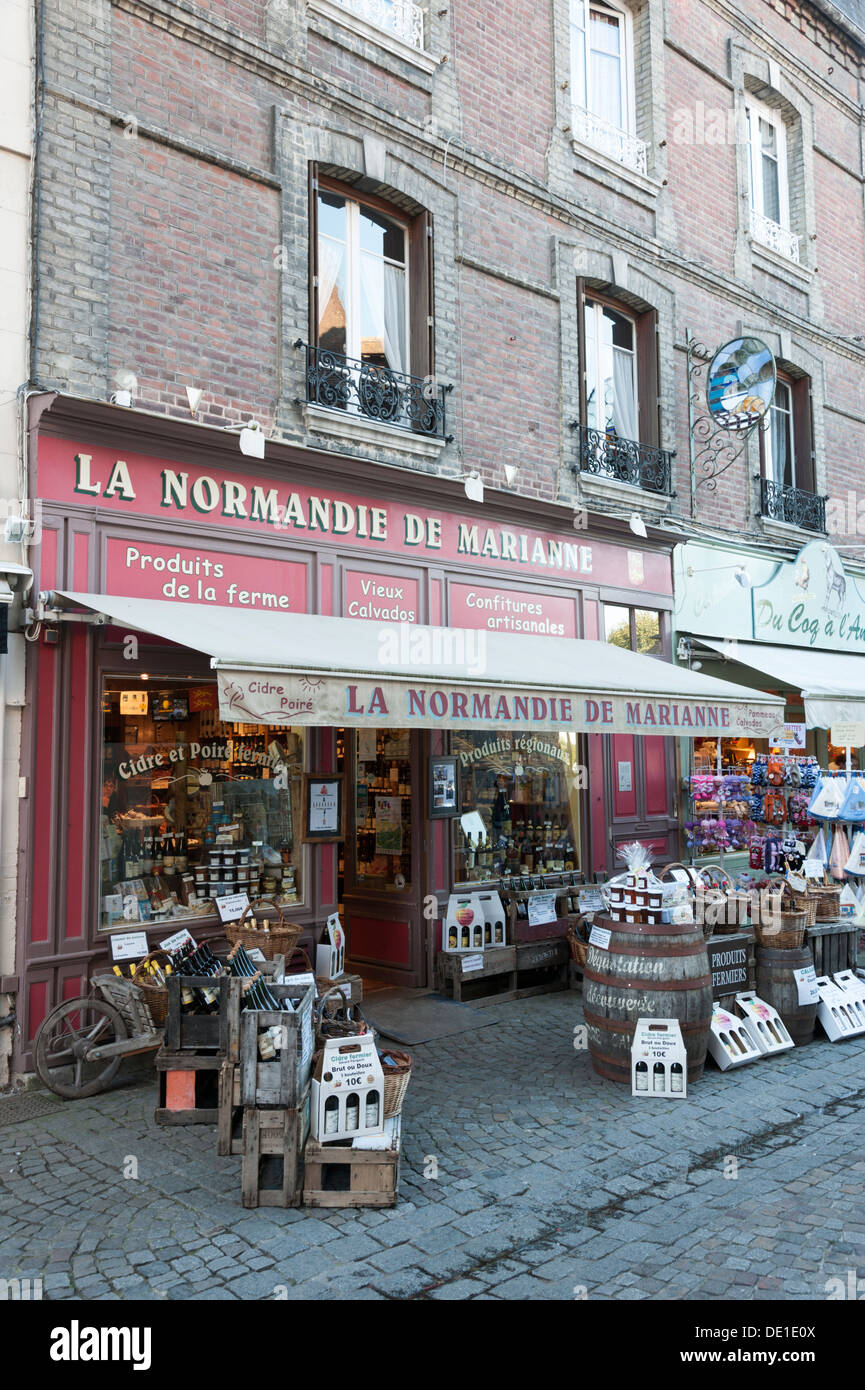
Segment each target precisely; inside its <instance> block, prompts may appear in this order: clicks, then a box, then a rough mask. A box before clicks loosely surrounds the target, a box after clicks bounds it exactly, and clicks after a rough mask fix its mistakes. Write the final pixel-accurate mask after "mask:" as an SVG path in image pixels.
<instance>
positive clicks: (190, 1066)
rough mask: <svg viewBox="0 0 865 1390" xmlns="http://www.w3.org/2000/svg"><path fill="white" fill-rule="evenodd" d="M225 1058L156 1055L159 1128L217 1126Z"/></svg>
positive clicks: (183, 1053)
mask: <svg viewBox="0 0 865 1390" xmlns="http://www.w3.org/2000/svg"><path fill="white" fill-rule="evenodd" d="M221 1066H222V1058H221V1057H219V1056H215V1057H214V1056H207V1055H200V1054H197V1053H194V1052H168V1051H166V1049H165V1048H164V1047H163V1048H161V1049H160V1050H159V1052H157V1054H156V1075H157V1079H158V1082H159V1104H158V1105H157V1107H156V1110H155V1111H154V1114H153V1118H154V1119H155V1121H156V1123H157V1124H158V1125H215V1124H216V1123H217V1120H218V1119H219V1082H220V1075H219V1074H220V1069H221Z"/></svg>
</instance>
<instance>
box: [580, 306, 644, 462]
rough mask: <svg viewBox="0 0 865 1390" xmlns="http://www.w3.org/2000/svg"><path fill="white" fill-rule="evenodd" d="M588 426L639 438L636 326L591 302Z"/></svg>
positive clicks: (587, 314)
mask: <svg viewBox="0 0 865 1390" xmlns="http://www.w3.org/2000/svg"><path fill="white" fill-rule="evenodd" d="M584 312H585V326H586V423H587V424H588V426H589V428H590V429H596V430H601V431H603V432H606V433H613V434H616V435H618V436H619V438H621V439H639V424H638V419H639V414H638V400H637V353H636V336H637V335H636V324H635V322H634V320H633V319H631V318H628V316H627V315H626V314H621V313H619V312H618V311H617V310H615V309H611V308H610V307H609V306H608V305H606V304H601V303H599V302H598V301H596V300H593V299H587V300H586V302H585V310H584Z"/></svg>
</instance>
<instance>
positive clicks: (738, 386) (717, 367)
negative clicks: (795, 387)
mask: <svg viewBox="0 0 865 1390" xmlns="http://www.w3.org/2000/svg"><path fill="white" fill-rule="evenodd" d="M774 394H775V358H774V357H773V355H772V352H771V349H770V348H768V347H767V346H766V344H765V343H763V342H761V341H760V339H759V338H734V339H733V340H732V342H729V343H725V344H724V346H723V347H722V348H719V349H718V351H717V352H716V353H715V356H714V357H713V358H712V361H711V363H710V365H709V371H708V375H707V377H706V402H707V404H708V406H709V413H710V414H711V416H712V418H713V420H714V421H715V424H716V425H720V427H721V429H723V430H737V431H740V432H742V431H744V430H750V429H753V427H754V425H757V424H759V422H760V421H761V420H762V419H763V416H764V415H765V414H766V411H767V410H768V409H769V406H770V405H771V404H772V397H773V396H774Z"/></svg>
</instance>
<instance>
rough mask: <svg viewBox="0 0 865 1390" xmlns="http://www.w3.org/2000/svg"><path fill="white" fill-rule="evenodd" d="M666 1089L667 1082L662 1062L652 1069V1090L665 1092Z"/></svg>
mask: <svg viewBox="0 0 865 1390" xmlns="http://www.w3.org/2000/svg"><path fill="white" fill-rule="evenodd" d="M666 1089H667V1082H666V1078H665V1076H664V1064H663V1062H656V1063H655V1065H654V1067H653V1068H652V1090H653V1091H666Z"/></svg>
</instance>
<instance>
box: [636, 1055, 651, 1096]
mask: <svg viewBox="0 0 865 1390" xmlns="http://www.w3.org/2000/svg"><path fill="white" fill-rule="evenodd" d="M648 1089H649V1068H648V1067H647V1066H646V1064H645V1062H638V1063H637V1090H638V1091H648Z"/></svg>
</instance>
